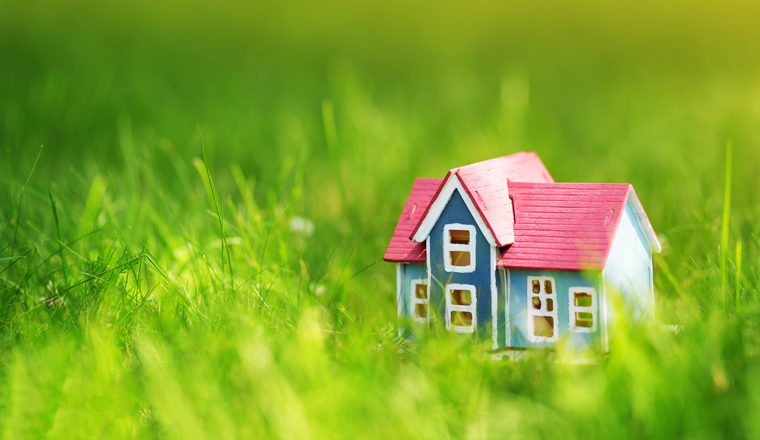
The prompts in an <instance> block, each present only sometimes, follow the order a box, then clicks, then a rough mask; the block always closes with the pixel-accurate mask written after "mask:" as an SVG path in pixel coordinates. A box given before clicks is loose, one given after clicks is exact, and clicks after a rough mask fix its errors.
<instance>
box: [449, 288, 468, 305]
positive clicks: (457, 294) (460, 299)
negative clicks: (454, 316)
mask: <svg viewBox="0 0 760 440" xmlns="http://www.w3.org/2000/svg"><path fill="white" fill-rule="evenodd" d="M451 304H453V305H455V306H469V305H471V304H472V293H471V292H470V291H469V290H452V291H451Z"/></svg>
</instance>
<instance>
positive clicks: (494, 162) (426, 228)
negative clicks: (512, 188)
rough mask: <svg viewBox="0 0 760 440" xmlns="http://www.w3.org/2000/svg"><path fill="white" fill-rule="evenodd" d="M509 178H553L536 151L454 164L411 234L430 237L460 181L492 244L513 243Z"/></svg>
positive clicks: (463, 195) (414, 237) (419, 237)
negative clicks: (470, 163) (462, 164)
mask: <svg viewBox="0 0 760 440" xmlns="http://www.w3.org/2000/svg"><path fill="white" fill-rule="evenodd" d="M508 180H509V181H515V182H554V180H553V179H552V177H551V175H550V174H549V171H547V170H546V167H545V166H544V164H543V162H541V159H539V158H538V155H537V154H536V153H516V154H512V155H510V156H505V157H499V158H496V159H491V160H487V161H484V162H478V163H474V164H472V165H467V166H464V167H460V168H455V169H453V170H451V171H449V173H448V174H447V175H446V178H445V179H444V183H442V184H441V187H440V188H439V190H438V191H437V192H436V194H435V196H434V197H433V199H434V200H433V202H432V203H431V204H430V205H429V207H428V210H427V211H426V212H425V214H424V215H423V216H422V218H421V219H420V220H419V223H418V224H417V227H416V228H415V229H414V231H413V232H412V234H411V236H410V238H411V239H412V240H413V241H416V242H422V241H424V240H425V239H426V238H427V235H428V234H430V230H431V229H432V227H433V225H434V224H435V222H436V221H437V220H438V217H440V215H441V212H442V211H443V208H444V207H445V206H446V203H448V200H449V199H450V198H451V194H452V192H453V188H452V186H456V185H458V186H457V187H456V189H458V190H459V191H460V194H461V195H462V198H464V199H465V201H466V202H467V205H468V208H470V211H471V212H472V215H473V217H475V219H476V221H478V226H480V228H481V230H482V231H483V235H485V236H486V238H487V239H488V242H489V243H490V244H491V246H498V247H502V246H506V245H509V244H512V243H514V233H513V229H512V219H513V214H512V202H511V201H510V199H509V188H508V186H507V181H508ZM428 217H430V218H428ZM489 236H490V238H489Z"/></svg>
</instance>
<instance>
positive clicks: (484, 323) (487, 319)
mask: <svg viewBox="0 0 760 440" xmlns="http://www.w3.org/2000/svg"><path fill="white" fill-rule="evenodd" d="M451 223H461V224H466V225H472V226H475V231H476V232H475V235H476V240H477V241H476V247H475V271H473V272H471V273H454V272H446V270H445V267H444V264H443V240H444V236H443V228H444V226H445V225H447V224H451ZM428 239H429V240H430V255H429V256H428V258H429V259H430V270H431V272H432V273H431V277H432V286H431V289H430V292H431V301H432V302H433V304H434V306H433V307H435V308H436V309H437V310H438V312H439V313H440V315H439V316H440V317H441V318H442V319H443V322H445V319H444V316H445V312H446V303H445V293H444V292H445V291H444V289H445V288H446V285H447V284H452V283H461V284H471V285H474V286H475V287H476V289H477V330H476V331H477V333H478V334H479V336H480V337H481V338H482V339H490V338H491V337H492V334H493V332H492V327H491V322H492V320H491V273H492V271H495V270H496V268H494V267H492V266H491V247H490V245H489V243H488V241H487V240H486V238H485V236H484V235H483V232H482V231H481V230H480V228H479V227H478V226H477V224H476V223H475V219H474V218H473V217H472V214H470V211H469V209H468V208H467V205H466V204H465V202H464V199H462V196H461V195H460V194H459V191H454V193H453V194H452V196H451V200H449V203H448V204H447V205H446V208H444V209H443V212H442V213H441V216H440V218H439V219H438V221H437V222H436V224H435V226H433V229H432V231H431V232H430V237H429V238H428Z"/></svg>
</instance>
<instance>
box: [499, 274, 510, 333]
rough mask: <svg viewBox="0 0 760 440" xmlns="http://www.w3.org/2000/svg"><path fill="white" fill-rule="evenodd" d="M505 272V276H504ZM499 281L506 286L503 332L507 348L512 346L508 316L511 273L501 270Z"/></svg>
mask: <svg viewBox="0 0 760 440" xmlns="http://www.w3.org/2000/svg"><path fill="white" fill-rule="evenodd" d="M505 272H506V275H505ZM501 280H502V281H503V282H504V285H505V286H506V287H505V288H504V331H505V332H507V333H506V336H507V337H506V339H505V340H504V345H505V346H507V347H511V346H512V318H511V317H510V316H509V289H510V288H511V284H512V272H510V271H509V269H501Z"/></svg>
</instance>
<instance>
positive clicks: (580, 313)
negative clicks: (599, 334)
mask: <svg viewBox="0 0 760 440" xmlns="http://www.w3.org/2000/svg"><path fill="white" fill-rule="evenodd" d="M568 294H569V295H568V296H569V297H570V298H569V299H570V308H569V312H570V331H571V332H572V333H593V332H595V331H596V327H597V324H596V322H597V318H596V314H597V305H596V304H597V303H596V290H595V289H594V288H593V287H571V288H570V290H569V292H568Z"/></svg>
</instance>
